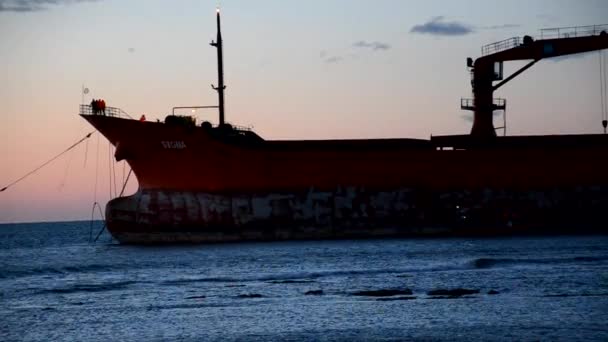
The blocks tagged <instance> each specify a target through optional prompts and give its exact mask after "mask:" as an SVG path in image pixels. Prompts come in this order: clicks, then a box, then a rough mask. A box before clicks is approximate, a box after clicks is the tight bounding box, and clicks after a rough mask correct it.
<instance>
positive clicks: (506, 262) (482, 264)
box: [470, 257, 608, 269]
mask: <svg viewBox="0 0 608 342" xmlns="http://www.w3.org/2000/svg"><path fill="white" fill-rule="evenodd" d="M606 260H608V257H573V258H530V259H525V258H522V259H519V258H477V259H474V260H473V261H471V263H470V264H471V265H472V267H473V268H477V269H484V268H494V267H507V266H517V265H547V264H565V263H577V262H600V261H606Z"/></svg>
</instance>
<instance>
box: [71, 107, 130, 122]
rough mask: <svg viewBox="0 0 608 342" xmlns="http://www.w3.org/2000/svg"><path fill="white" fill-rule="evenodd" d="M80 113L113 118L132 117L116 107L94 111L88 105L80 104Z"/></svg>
mask: <svg viewBox="0 0 608 342" xmlns="http://www.w3.org/2000/svg"><path fill="white" fill-rule="evenodd" d="M80 115H105V116H111V117H115V118H123V119H133V118H132V117H130V116H129V114H127V113H126V112H125V111H123V110H122V109H120V108H116V107H106V108H105V109H104V110H103V111H101V110H98V111H94V110H93V107H92V106H90V105H80Z"/></svg>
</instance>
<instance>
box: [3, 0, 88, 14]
mask: <svg viewBox="0 0 608 342" xmlns="http://www.w3.org/2000/svg"><path fill="white" fill-rule="evenodd" d="M94 1H98V0H0V12H36V11H43V10H47V9H49V8H50V7H51V6H56V5H71V4H76V3H80V2H94Z"/></svg>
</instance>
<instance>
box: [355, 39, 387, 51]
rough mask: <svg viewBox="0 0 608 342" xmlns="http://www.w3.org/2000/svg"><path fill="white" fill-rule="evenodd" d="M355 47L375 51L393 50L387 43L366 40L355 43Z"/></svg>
mask: <svg viewBox="0 0 608 342" xmlns="http://www.w3.org/2000/svg"><path fill="white" fill-rule="evenodd" d="M353 46H354V47H356V48H364V49H372V50H373V51H380V50H388V49H390V48H391V46H390V45H389V44H387V43H382V42H366V41H364V40H360V41H358V42H355V43H353Z"/></svg>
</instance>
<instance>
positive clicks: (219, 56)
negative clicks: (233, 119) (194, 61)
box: [211, 7, 226, 127]
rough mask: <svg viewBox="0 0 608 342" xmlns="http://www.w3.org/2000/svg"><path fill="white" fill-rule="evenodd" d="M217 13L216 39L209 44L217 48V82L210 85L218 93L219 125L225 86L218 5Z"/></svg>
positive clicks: (222, 111) (222, 113)
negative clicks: (215, 84)
mask: <svg viewBox="0 0 608 342" xmlns="http://www.w3.org/2000/svg"><path fill="white" fill-rule="evenodd" d="M216 13H217V39H216V41H211V46H214V47H216V48H217V82H218V86H217V87H216V86H214V85H213V84H212V85H211V87H212V88H213V89H214V90H216V91H217V95H218V108H219V112H220V124H219V125H220V127H222V126H224V123H225V121H224V89H226V86H225V85H224V57H223V51H222V45H223V44H222V31H221V30H220V8H219V7H218V8H217V10H216Z"/></svg>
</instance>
